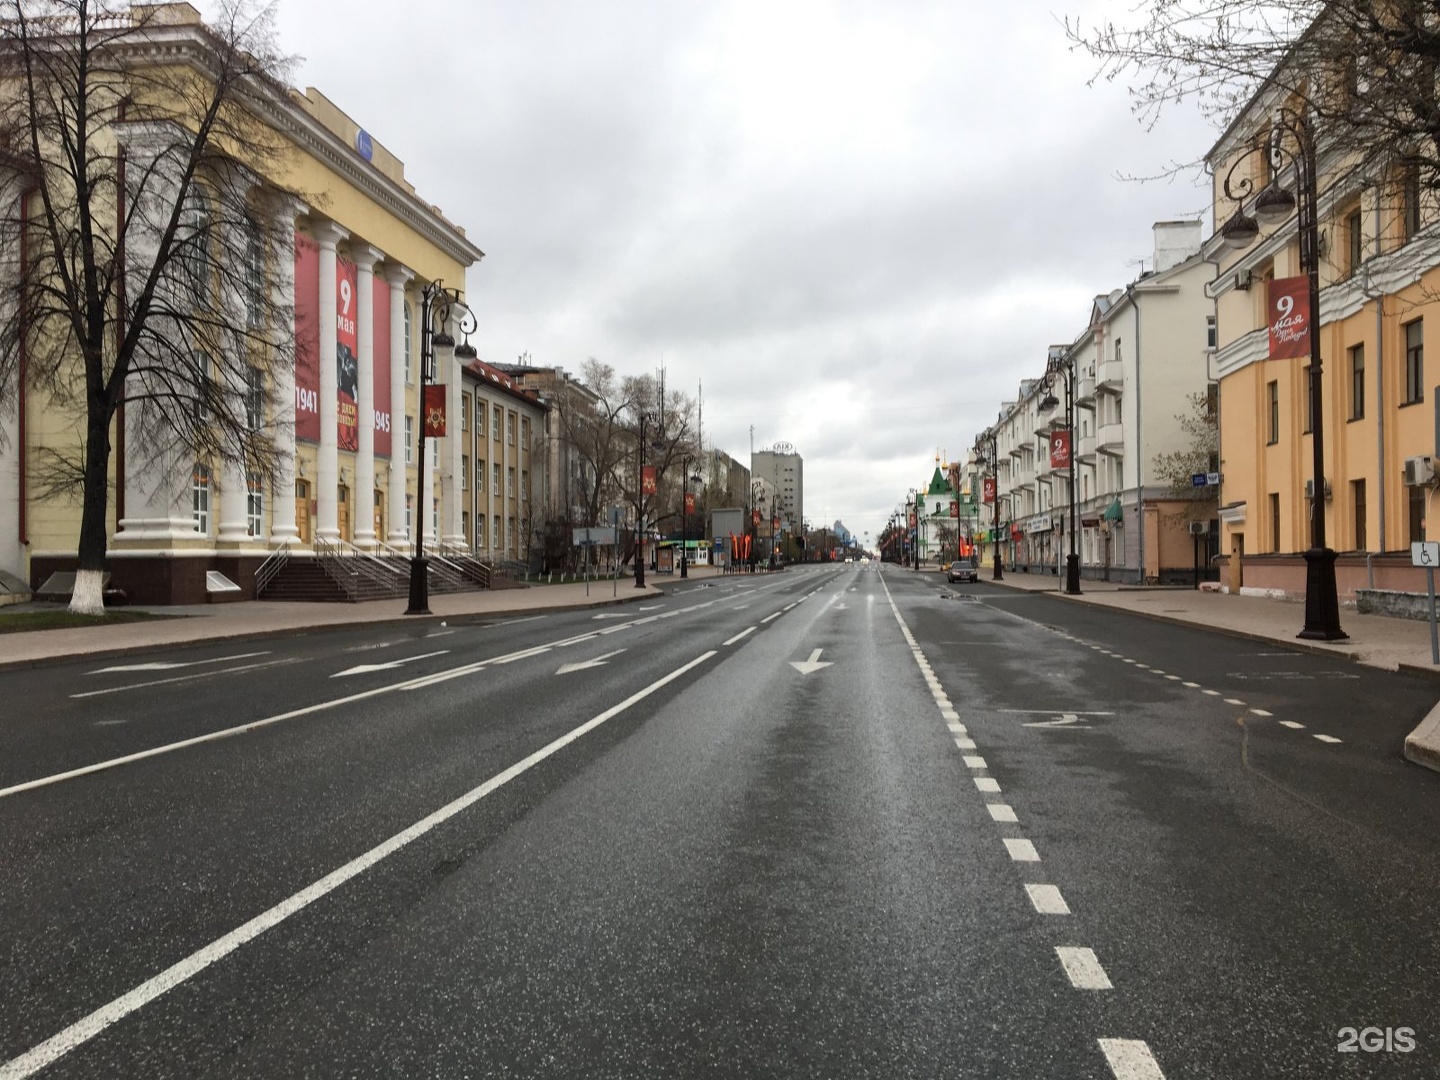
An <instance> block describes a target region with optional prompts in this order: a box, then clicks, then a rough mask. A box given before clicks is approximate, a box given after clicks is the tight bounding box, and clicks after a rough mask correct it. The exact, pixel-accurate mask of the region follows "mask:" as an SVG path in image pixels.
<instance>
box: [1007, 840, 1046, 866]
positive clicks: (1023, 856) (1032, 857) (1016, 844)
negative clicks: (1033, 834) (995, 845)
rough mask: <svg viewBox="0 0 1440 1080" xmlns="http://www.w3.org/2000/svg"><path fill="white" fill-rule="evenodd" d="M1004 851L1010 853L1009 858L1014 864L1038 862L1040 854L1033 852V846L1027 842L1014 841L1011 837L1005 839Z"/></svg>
mask: <svg viewBox="0 0 1440 1080" xmlns="http://www.w3.org/2000/svg"><path fill="white" fill-rule="evenodd" d="M1005 850H1006V851H1008V852H1009V853H1010V858H1011V859H1012V860H1014V861H1015V862H1039V861H1040V853H1039V852H1038V851H1036V850H1035V845H1034V844H1033V843H1031V842H1030V841H1029V840H1016V839H1014V838H1013V837H1009V836H1007V837H1005Z"/></svg>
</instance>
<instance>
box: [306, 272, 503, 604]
mask: <svg viewBox="0 0 1440 1080" xmlns="http://www.w3.org/2000/svg"><path fill="white" fill-rule="evenodd" d="M452 316H453V317H455V318H457V319H458V320H459V324H458V325H459V329H460V331H461V333H463V334H464V335H465V341H464V342H462V343H461V344H460V345H459V346H458V347H457V346H456V344H455V339H454V338H453V337H451V336H450V333H449V331H447V330H446V329H445V328H446V327H447V326H448V325H449V324H450V319H451V317H452ZM475 327H476V322H475V314H474V312H472V311H471V310H470V309H469V308H468V307H467V306H466V305H465V301H464V300H462V299H461V293H460V290H459V289H449V288H446V287H445V283H444V282H443V281H440V280H436V281H432V282H430V283H429V284H428V285H426V286H425V288H424V289H422V290H421V292H420V423H419V424H418V425H417V430H416V432H415V439H416V442H417V444H418V446H417V454H416V459H415V460H416V473H415V504H416V505H415V513H414V514H413V515H412V518H413V523H414V527H415V548H414V554H413V555H412V556H411V557H410V606H409V607H407V608H406V609H405V614H406V615H429V614H430V579H429V576H428V575H429V568H430V560H428V559H427V558H425V522H426V521H427V520H429V519H430V515H427V514H426V513H425V506H426V503H425V472H426V469H425V443H426V441H427V440H426V434H425V433H426V431H428V430H430V429H431V428H432V427H439V426H440V425H441V424H442V423H443V421H444V416H445V413H444V410H443V409H440V408H432V404H431V402H429V401H427V400H426V398H427V397H428V396H429V394H428V393H427V391H428V390H429V388H430V386H431V385H432V384H433V383H434V382H435V379H436V376H437V375H438V374H439V372H438V371H437V355H438V353H437V350H445V351H446V352H447V353H448V352H449V351H450V350H454V356H455V358H456V359H459V360H467V361H468V360H474V359H475V357H476V352H475V346H473V345H471V344H470V334H471V333H472V332H473V331H474V330H475ZM332 362H333V357H332ZM456 393H457V394H458V393H459V386H458V385H457V386H456ZM451 404H452V406H453V407H455V408H458V407H459V406H460V402H459V400H458V399H457V400H456V401H454V402H452V403H451Z"/></svg>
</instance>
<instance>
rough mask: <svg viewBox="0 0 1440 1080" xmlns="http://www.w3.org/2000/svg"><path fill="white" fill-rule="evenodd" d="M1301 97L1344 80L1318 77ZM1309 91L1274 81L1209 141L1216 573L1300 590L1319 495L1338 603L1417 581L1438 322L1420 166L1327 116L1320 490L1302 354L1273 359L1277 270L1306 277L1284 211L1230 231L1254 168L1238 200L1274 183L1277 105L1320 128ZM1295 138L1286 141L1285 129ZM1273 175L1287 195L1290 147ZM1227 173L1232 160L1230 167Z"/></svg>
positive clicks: (1321, 167)
mask: <svg viewBox="0 0 1440 1080" xmlns="http://www.w3.org/2000/svg"><path fill="white" fill-rule="evenodd" d="M1308 92H1309V93H1311V94H1328V93H1339V92H1343V88H1341V87H1334V88H1328V87H1325V86H1323V85H1318V84H1317V85H1314V86H1311V87H1309V89H1308ZM1311 112H1313V110H1312V109H1310V107H1309V105H1308V103H1307V101H1306V100H1305V98H1304V97H1302V96H1300V95H1296V94H1293V93H1292V94H1288V95H1287V94H1285V93H1284V92H1282V91H1281V90H1279V89H1277V88H1276V87H1275V86H1273V85H1271V86H1267V87H1266V88H1265V89H1264V90H1262V91H1261V92H1260V93H1259V94H1258V95H1257V96H1256V97H1255V98H1253V99H1252V100H1251V102H1250V103H1249V105H1248V107H1247V108H1246V109H1245V110H1244V111H1243V112H1242V114H1241V115H1240V116H1239V117H1238V118H1237V119H1236V120H1235V121H1234V122H1233V123H1232V124H1231V126H1230V127H1229V129H1228V130H1227V131H1226V132H1225V133H1224V134H1223V135H1222V137H1221V138H1220V140H1219V141H1218V142H1217V143H1216V144H1215V146H1214V147H1213V148H1212V149H1211V150H1210V152H1209V154H1208V155H1207V161H1208V162H1209V165H1210V170H1211V172H1212V174H1213V175H1214V177H1215V188H1214V193H1213V209H1214V219H1213V220H1214V221H1215V222H1216V224H1217V231H1216V233H1215V235H1214V236H1212V237H1211V239H1210V240H1209V242H1208V243H1207V245H1206V254H1207V256H1208V257H1210V258H1212V259H1213V260H1214V261H1215V262H1216V263H1217V270H1218V272H1217V274H1216V277H1215V280H1214V282H1213V284H1212V285H1211V286H1210V292H1211V295H1212V296H1213V297H1214V298H1215V303H1216V330H1217V348H1216V352H1215V356H1214V371H1215V373H1216V375H1217V377H1218V380H1219V408H1220V471H1221V477H1222V482H1221V490H1220V511H1219V516H1220V519H1221V523H1222V529H1223V535H1222V537H1221V546H1220V552H1221V554H1220V561H1221V563H1222V564H1223V565H1222V572H1221V582H1222V585H1224V586H1225V587H1226V588H1227V589H1228V590H1230V591H1236V592H1238V591H1242V590H1243V591H1245V592H1259V593H1267V594H1275V595H1281V594H1283V595H1288V596H1292V597H1299V596H1302V595H1304V593H1305V581H1306V578H1305V573H1306V565H1305V562H1304V559H1303V557H1302V553H1303V552H1304V551H1305V550H1306V549H1307V548H1309V547H1310V545H1311V523H1310V513H1311V502H1310V500H1311V498H1312V497H1314V496H1316V495H1317V494H1318V497H1319V498H1321V499H1322V500H1323V506H1324V520H1325V540H1326V542H1327V545H1328V547H1330V548H1331V549H1333V550H1335V551H1336V552H1338V558H1337V562H1336V581H1337V591H1338V593H1339V598H1340V600H1341V601H1342V602H1345V601H1353V600H1355V599H1356V598H1357V593H1359V592H1363V591H1366V590H1401V591H1410V592H1416V591H1424V587H1425V582H1424V576H1423V571H1421V570H1419V569H1416V568H1413V567H1412V566H1411V565H1410V562H1411V555H1410V544H1411V542H1412V541H1417V540H1424V539H1428V538H1431V537H1435V536H1440V529H1430V528H1429V527H1428V516H1429V509H1430V505H1431V503H1432V501H1433V500H1434V496H1435V491H1436V481H1435V478H1434V470H1433V469H1432V467H1431V459H1432V458H1433V457H1434V456H1435V455H1436V452H1437V446H1436V440H1437V419H1440V387H1437V386H1436V385H1435V383H1436V380H1435V378H1434V372H1433V362H1432V365H1431V371H1430V372H1429V373H1428V374H1427V371H1426V352H1427V338H1428V336H1429V334H1430V333H1433V332H1435V330H1436V329H1437V328H1440V228H1437V217H1436V214H1435V206H1434V199H1433V195H1432V194H1430V193H1427V192H1424V191H1422V188H1421V185H1420V183H1419V177H1418V176H1417V175H1416V174H1415V173H1414V172H1413V171H1411V170H1407V169H1406V168H1405V167H1403V166H1401V165H1398V164H1392V163H1387V162H1383V161H1365V162H1361V161H1357V160H1356V155H1355V154H1354V152H1353V150H1352V149H1351V148H1350V147H1349V146H1347V145H1346V144H1345V143H1344V142H1343V140H1342V139H1339V138H1337V137H1336V136H1335V135H1334V134H1333V132H1332V131H1330V130H1327V129H1326V128H1325V127H1324V126H1323V125H1320V126H1316V127H1312V128H1311V129H1310V130H1311V131H1313V133H1314V137H1315V154H1314V159H1315V176H1316V181H1317V183H1316V189H1317V194H1318V199H1317V222H1318V228H1319V244H1318V245H1317V247H1318V264H1319V285H1320V304H1319V313H1318V318H1315V319H1314V320H1313V323H1314V325H1315V332H1317V333H1318V335H1319V341H1320V356H1321V370H1322V375H1321V400H1322V406H1321V415H1320V419H1321V421H1322V423H1321V437H1322V444H1321V447H1322V451H1323V455H1324V478H1323V484H1321V485H1319V486H1320V487H1321V489H1322V490H1321V491H1320V492H1318V493H1317V492H1316V491H1315V490H1314V489H1315V487H1316V486H1317V485H1316V484H1315V482H1314V481H1315V477H1314V465H1313V454H1314V442H1313V438H1314V434H1313V432H1314V426H1315V425H1314V423H1313V416H1312V409H1311V398H1310V390H1309V384H1310V379H1309V357H1308V353H1307V354H1306V355H1304V356H1301V357H1298V358H1294V359H1274V358H1272V350H1271V345H1270V334H1269V327H1270V323H1271V310H1270V305H1269V303H1268V302H1267V295H1268V294H1269V291H1270V285H1271V282H1272V281H1274V280H1276V279H1296V278H1303V276H1304V274H1305V269H1306V268H1305V267H1304V266H1303V265H1302V262H1301V257H1300V247H1299V239H1298V237H1299V230H1298V228H1297V218H1296V216H1295V215H1294V214H1292V215H1290V216H1289V217H1288V219H1286V220H1283V221H1281V222H1280V224H1279V225H1278V226H1277V227H1275V228H1273V229H1268V230H1267V229H1264V228H1263V227H1262V230H1261V233H1260V235H1259V237H1258V240H1257V241H1256V242H1254V243H1253V244H1251V245H1250V246H1248V247H1246V248H1243V249H1240V250H1236V249H1235V248H1234V247H1233V246H1231V245H1228V244H1226V243H1225V242H1224V239H1223V238H1222V235H1221V231H1220V227H1222V226H1223V225H1224V224H1225V223H1226V222H1227V221H1228V220H1229V219H1230V218H1231V216H1232V215H1233V214H1234V213H1235V211H1236V208H1237V203H1236V202H1235V201H1234V200H1233V199H1231V198H1230V197H1228V196H1227V194H1226V190H1225V182H1226V180H1227V178H1228V179H1229V180H1230V190H1231V192H1232V193H1235V192H1236V191H1237V188H1241V187H1243V186H1244V185H1243V182H1244V181H1246V180H1248V181H1249V191H1250V195H1249V197H1248V198H1246V199H1245V200H1244V203H1243V205H1244V206H1245V208H1246V211H1247V212H1251V211H1252V210H1253V207H1254V203H1255V195H1256V194H1257V193H1259V192H1260V191H1261V190H1263V189H1264V188H1265V187H1266V185H1267V184H1268V183H1269V182H1270V180H1271V179H1272V176H1271V170H1272V168H1273V166H1272V164H1271V160H1270V159H1271V155H1270V154H1269V153H1268V152H1267V151H1266V150H1265V149H1263V147H1264V146H1266V145H1267V140H1268V139H1269V137H1270V133H1271V129H1272V125H1274V124H1275V123H1276V122H1277V120H1276V118H1277V117H1280V118H1288V122H1289V123H1291V124H1294V123H1295V122H1297V121H1298V122H1299V123H1300V124H1302V125H1303V124H1310V123H1313V121H1312V120H1310V118H1309V114H1310V113H1311ZM1290 149H1292V150H1293V149H1295V146H1294V143H1293V140H1290ZM1280 165H1281V168H1280V171H1279V174H1278V180H1279V182H1280V183H1281V184H1283V185H1286V186H1287V187H1288V188H1289V189H1290V190H1291V191H1294V190H1295V187H1296V184H1295V179H1296V178H1295V175H1294V173H1295V168H1294V165H1293V163H1292V162H1291V161H1290V160H1289V159H1288V158H1287V157H1286V156H1285V155H1282V156H1281V159H1280ZM1232 169H1233V170H1234V171H1232Z"/></svg>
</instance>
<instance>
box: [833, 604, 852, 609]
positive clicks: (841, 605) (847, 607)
mask: <svg viewBox="0 0 1440 1080" xmlns="http://www.w3.org/2000/svg"><path fill="white" fill-rule="evenodd" d="M835 610H836V611H849V610H850V606H849V605H848V604H836V605H835Z"/></svg>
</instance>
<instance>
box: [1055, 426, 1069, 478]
mask: <svg viewBox="0 0 1440 1080" xmlns="http://www.w3.org/2000/svg"><path fill="white" fill-rule="evenodd" d="M1050 467H1051V468H1052V469H1068V468H1069V467H1070V432H1069V431H1052V432H1051V433H1050Z"/></svg>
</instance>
